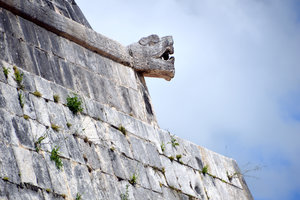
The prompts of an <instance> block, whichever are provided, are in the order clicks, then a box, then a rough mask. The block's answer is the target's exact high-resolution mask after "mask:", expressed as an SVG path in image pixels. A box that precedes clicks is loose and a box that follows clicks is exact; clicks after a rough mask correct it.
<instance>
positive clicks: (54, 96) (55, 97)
mask: <svg viewBox="0 0 300 200" xmlns="http://www.w3.org/2000/svg"><path fill="white" fill-rule="evenodd" d="M59 99H60V97H59V95H58V94H55V95H53V100H54V102H55V103H58V102H59Z"/></svg>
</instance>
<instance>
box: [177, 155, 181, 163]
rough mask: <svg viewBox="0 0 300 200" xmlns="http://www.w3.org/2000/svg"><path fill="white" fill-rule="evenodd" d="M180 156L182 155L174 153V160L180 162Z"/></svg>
mask: <svg viewBox="0 0 300 200" xmlns="http://www.w3.org/2000/svg"><path fill="white" fill-rule="evenodd" d="M181 158H182V155H181V154H177V155H176V160H177V161H178V162H180V159H181Z"/></svg>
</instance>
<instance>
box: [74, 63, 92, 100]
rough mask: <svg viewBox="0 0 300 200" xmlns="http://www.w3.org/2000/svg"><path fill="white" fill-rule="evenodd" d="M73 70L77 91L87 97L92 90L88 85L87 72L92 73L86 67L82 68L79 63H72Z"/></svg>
mask: <svg viewBox="0 0 300 200" xmlns="http://www.w3.org/2000/svg"><path fill="white" fill-rule="evenodd" d="M70 68H71V70H72V72H73V76H74V77H73V78H74V79H73V81H74V85H75V88H76V91H79V92H80V93H82V94H84V96H86V97H90V91H89V86H88V81H89V80H88V79H87V78H86V74H87V73H90V72H88V71H87V70H85V69H84V68H81V67H79V66H77V65H71V66H70Z"/></svg>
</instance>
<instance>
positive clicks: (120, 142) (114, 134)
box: [108, 127, 133, 158]
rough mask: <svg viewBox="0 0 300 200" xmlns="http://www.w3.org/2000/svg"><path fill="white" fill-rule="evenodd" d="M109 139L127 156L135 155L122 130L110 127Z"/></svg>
mask: <svg viewBox="0 0 300 200" xmlns="http://www.w3.org/2000/svg"><path fill="white" fill-rule="evenodd" d="M108 140H109V141H110V143H111V144H112V145H113V146H114V147H115V148H116V150H118V151H119V152H120V153H122V154H125V155H126V156H127V157H130V158H132V157H133V155H132V152H131V149H130V146H129V143H128V140H127V137H126V135H124V134H123V133H122V132H121V131H119V130H117V129H115V128H112V127H109V128H108Z"/></svg>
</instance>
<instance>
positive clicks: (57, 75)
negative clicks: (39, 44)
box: [48, 56, 64, 86]
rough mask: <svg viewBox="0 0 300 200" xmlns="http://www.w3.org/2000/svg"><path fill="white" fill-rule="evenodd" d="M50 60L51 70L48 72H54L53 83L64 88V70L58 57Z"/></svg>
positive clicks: (51, 57) (52, 57)
mask: <svg viewBox="0 0 300 200" xmlns="http://www.w3.org/2000/svg"><path fill="white" fill-rule="evenodd" d="M49 58H50V60H49V62H50V63H49V65H50V68H49V69H48V70H49V71H52V75H53V81H54V82H55V83H56V84H58V85H61V86H63V85H64V82H63V76H62V70H61V67H60V63H59V58H58V57H57V56H50V57H49ZM48 80H49V79H48Z"/></svg>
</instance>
